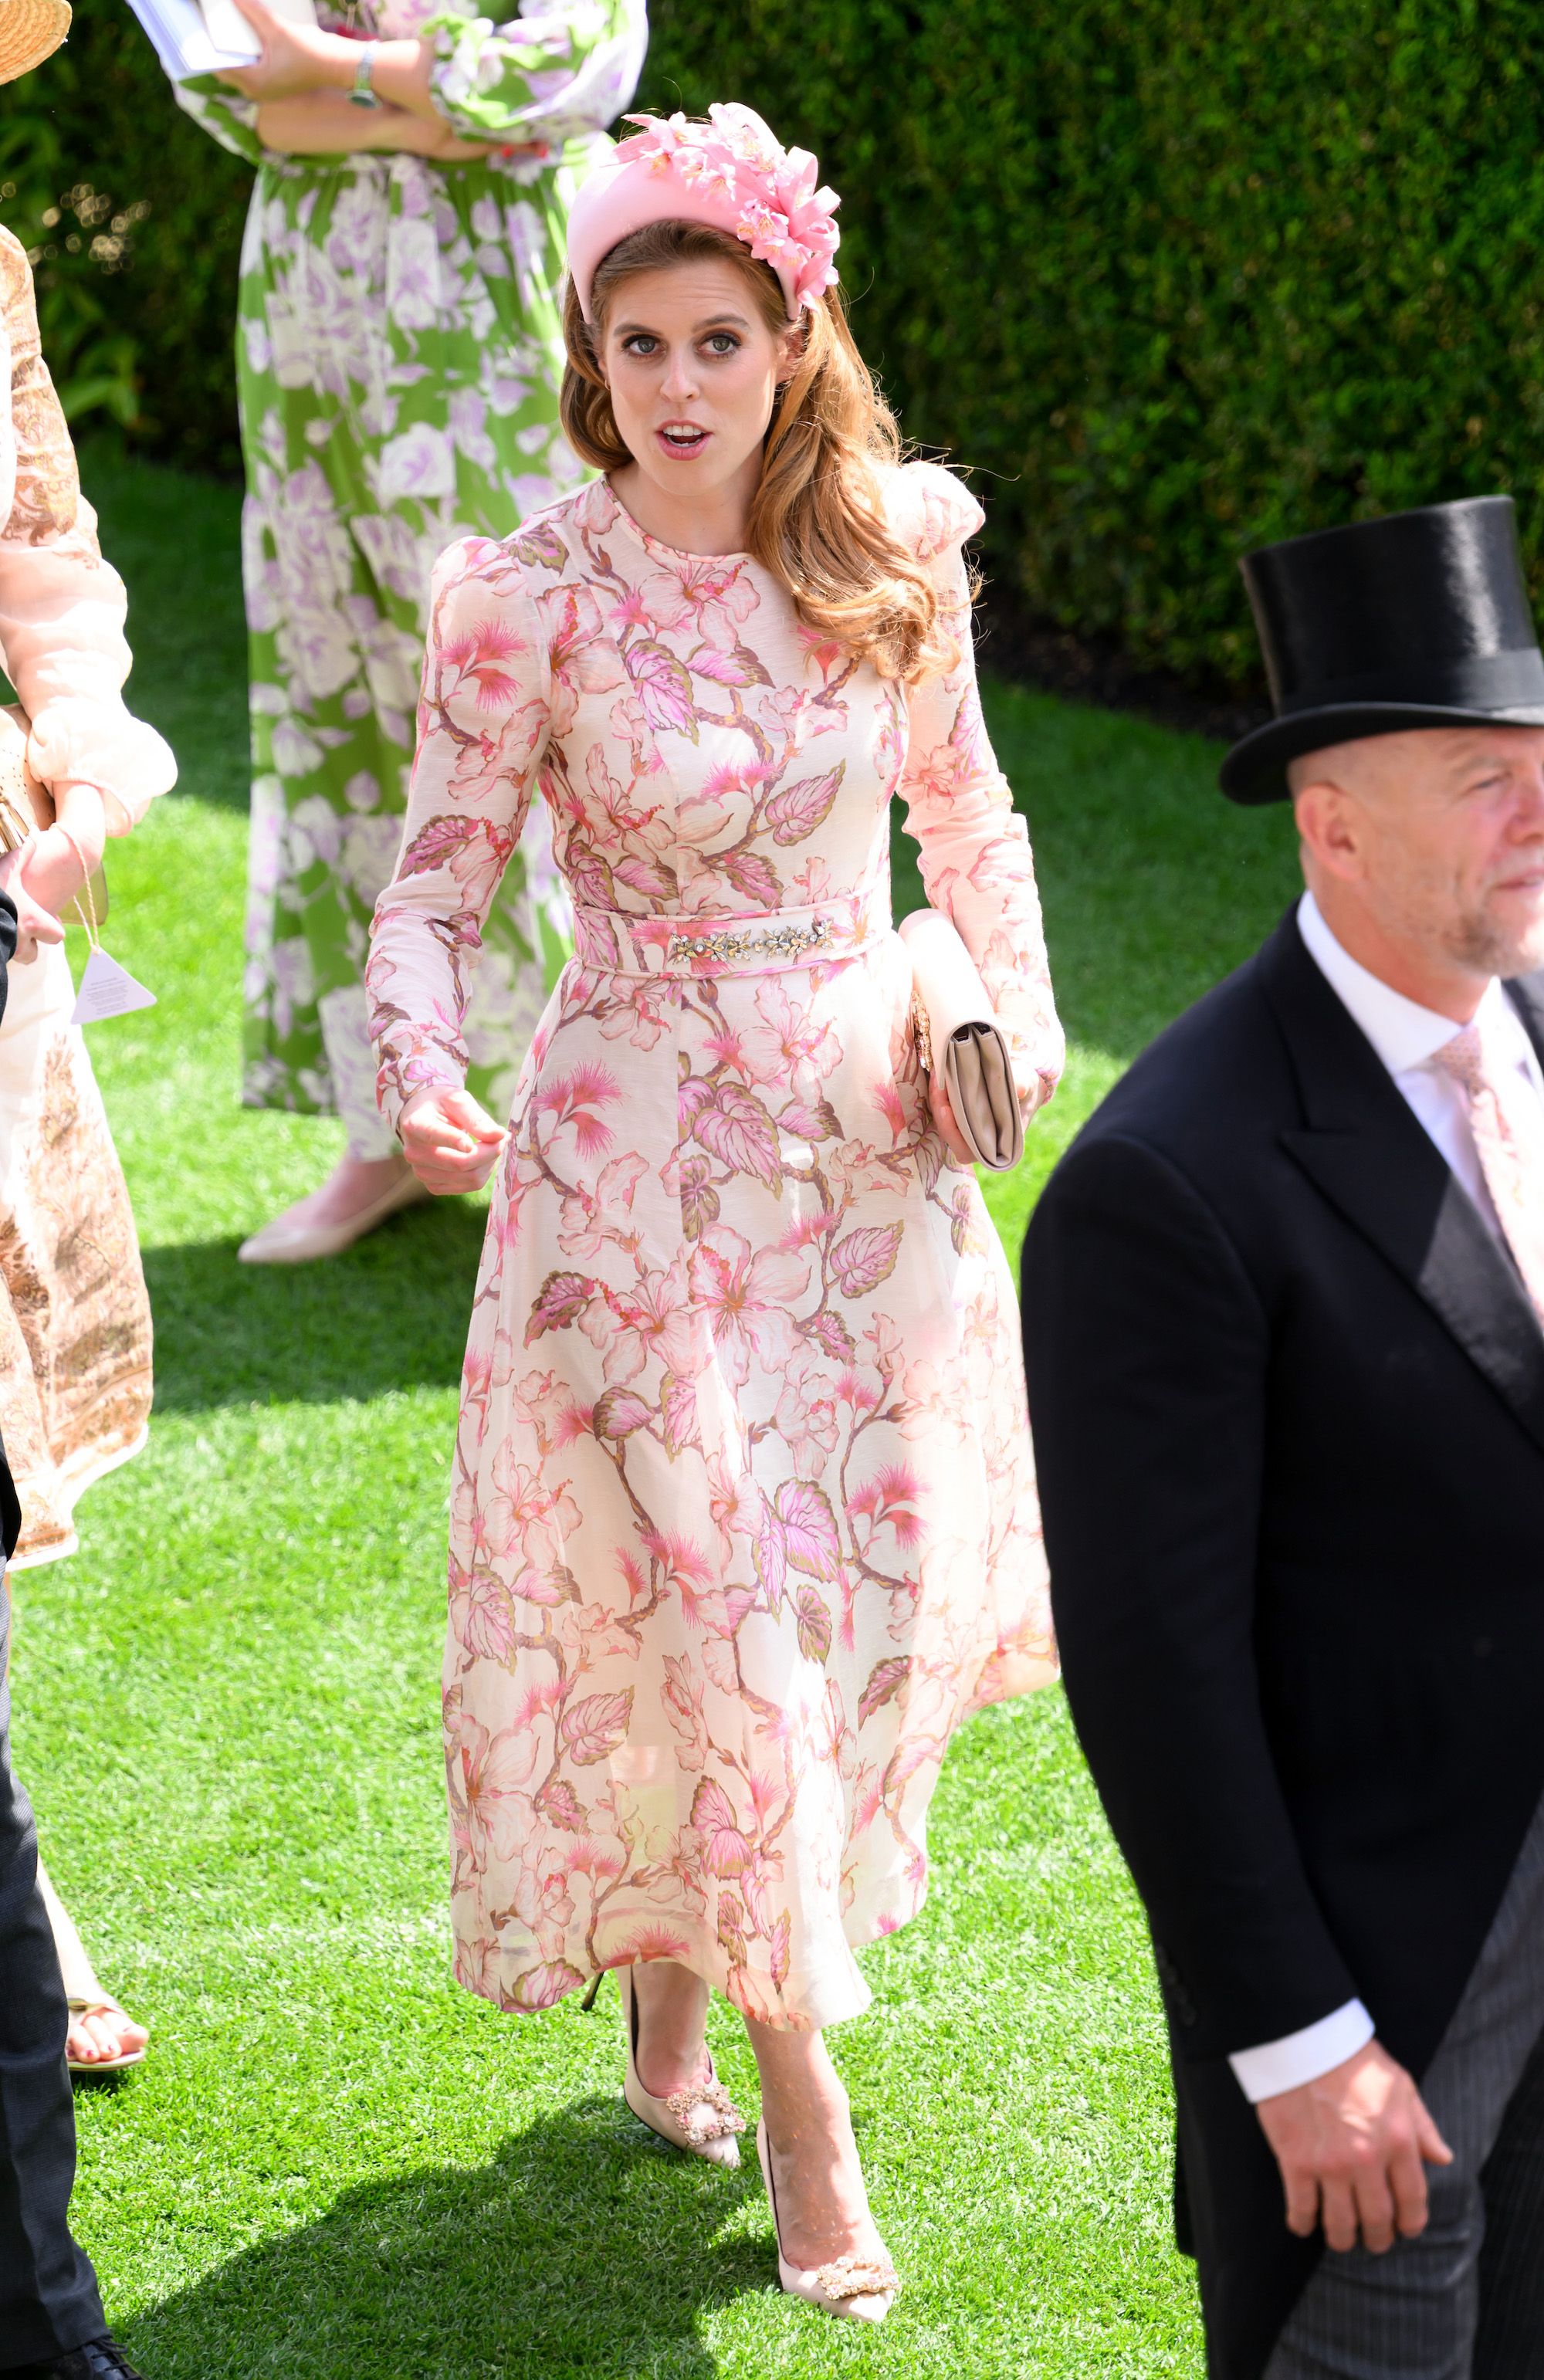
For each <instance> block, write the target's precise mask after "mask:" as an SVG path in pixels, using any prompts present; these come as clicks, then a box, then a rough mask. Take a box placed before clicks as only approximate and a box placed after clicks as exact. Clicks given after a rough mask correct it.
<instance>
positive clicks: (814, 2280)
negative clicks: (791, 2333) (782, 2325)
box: [756, 2117, 901, 2322]
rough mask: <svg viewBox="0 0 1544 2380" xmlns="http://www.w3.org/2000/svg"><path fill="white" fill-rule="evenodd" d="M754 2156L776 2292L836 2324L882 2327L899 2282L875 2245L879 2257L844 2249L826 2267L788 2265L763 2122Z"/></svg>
mask: <svg viewBox="0 0 1544 2380" xmlns="http://www.w3.org/2000/svg"><path fill="white" fill-rule="evenodd" d="M756 2155H757V2156H758V2158H759V2159H760V2166H761V2179H762V2180H763V2181H764V2182H765V2183H766V2185H767V2200H768V2204H770V2205H771V2207H772V2237H773V2238H774V2240H776V2242H777V2281H778V2287H779V2288H780V2289H783V2290H784V2292H785V2293H786V2294H787V2295H788V2296H789V2297H791V2298H802V2299H803V2300H804V2301H805V2303H806V2305H812V2306H818V2307H819V2309H820V2311H821V2313H828V2314H830V2315H832V2316H833V2319H835V2320H837V2321H847V2322H882V2321H883V2320H884V2318H885V2315H886V2314H887V2313H889V2312H890V2309H891V2307H892V2306H893V2305H894V2302H895V2299H896V2295H897V2293H898V2291H899V2289H900V2286H901V2277H900V2275H899V2274H898V2273H897V2272H896V2270H895V2267H894V2265H893V2264H892V2263H891V2261H890V2258H889V2255H888V2254H887V2253H885V2250H884V2243H883V2241H882V2240H881V2243H880V2253H879V2254H878V2255H868V2256H860V2255H858V2254H857V2253H856V2251H854V2250H851V2249H849V2250H848V2252H847V2253H846V2254H845V2256H833V2258H832V2259H831V2262H830V2263H829V2264H826V2265H814V2266H809V2265H790V2263H789V2262H788V2259H787V2257H786V2256H785V2255H784V2253H783V2223H782V2219H781V2217H780V2216H779V2215H778V2211H777V2181H776V2179H775V2177H774V2175H773V2173H772V2143H771V2141H770V2140H769V2139H768V2138H767V2124H766V2119H765V2117H763V2118H762V2119H761V2120H760V2123H759V2124H758V2125H757V2127H756Z"/></svg>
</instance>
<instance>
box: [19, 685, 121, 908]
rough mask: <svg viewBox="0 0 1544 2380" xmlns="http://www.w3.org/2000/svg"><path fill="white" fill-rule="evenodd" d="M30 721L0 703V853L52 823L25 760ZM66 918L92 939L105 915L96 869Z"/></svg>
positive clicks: (45, 797) (47, 801) (49, 800)
mask: <svg viewBox="0 0 1544 2380" xmlns="http://www.w3.org/2000/svg"><path fill="white" fill-rule="evenodd" d="M31 729H32V722H31V721H30V719H29V718H28V716H27V713H26V712H25V711H24V710H22V708H21V705H20V703H19V702H7V703H0V851H16V850H18V849H19V848H20V846H21V844H24V843H25V842H26V840H27V838H28V836H29V835H30V834H41V833H42V832H43V829H44V828H45V827H51V826H52V825H53V823H54V796H53V795H52V794H51V793H50V792H49V790H48V787H47V786H46V785H45V784H44V783H43V780H42V779H41V778H40V777H34V776H33V774H32V771H31V766H30V762H29V760H28V759H27V739H28V737H29V735H30V734H31ZM66 915H67V917H74V919H75V920H76V922H77V923H78V924H79V925H82V926H88V929H89V930H90V931H91V933H92V935H93V936H94V934H95V930H96V929H97V927H99V926H100V925H101V923H102V921H103V917H105V916H106V915H107V879H106V877H105V876H104V875H103V872H102V870H101V868H98V869H97V871H96V873H95V874H94V876H92V878H91V881H90V883H89V884H88V885H86V887H85V888H84V890H83V891H82V892H80V893H79V895H78V896H77V898H76V899H75V900H74V901H72V902H70V903H69V905H68V907H67V911H66Z"/></svg>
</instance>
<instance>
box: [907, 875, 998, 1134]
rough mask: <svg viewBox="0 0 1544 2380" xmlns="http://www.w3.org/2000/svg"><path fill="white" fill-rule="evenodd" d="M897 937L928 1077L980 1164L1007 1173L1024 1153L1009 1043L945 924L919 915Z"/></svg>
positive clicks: (927, 913) (929, 913)
mask: <svg viewBox="0 0 1544 2380" xmlns="http://www.w3.org/2000/svg"><path fill="white" fill-rule="evenodd" d="M898 931H899V933H900V936H901V940H902V941H904V942H905V944H906V955H907V957H908V958H909V959H910V961H911V980H912V1015H913V1018H914V1020H915V1023H916V1027H917V1050H918V1057H919V1058H920V1060H921V1062H922V1070H923V1072H924V1073H925V1074H931V1073H932V1071H933V1069H934V1068H935V1066H939V1067H942V1070H943V1087H944V1089H945V1090H946V1091H947V1093H948V1095H949V1105H950V1106H951V1108H952V1109H953V1110H954V1121H955V1123H957V1124H958V1125H959V1128H960V1130H961V1132H962V1133H963V1134H964V1135H965V1137H966V1139H967V1142H968V1143H969V1145H970V1147H971V1149H972V1150H973V1152H974V1154H975V1158H976V1162H977V1163H978V1164H979V1165H985V1166H987V1167H989V1168H990V1169H991V1172H993V1173H1007V1172H1011V1170H1012V1169H1013V1167H1014V1166H1015V1165H1016V1164H1017V1163H1018V1160H1019V1159H1020V1158H1021V1157H1022V1156H1023V1154H1024V1117H1023V1113H1022V1111H1020V1108H1019V1104H1018V1093H1017V1092H1016V1091H1015V1088H1014V1072H1013V1068H1012V1066H1011V1065H1010V1063H1009V1062H1008V1041H1007V1036H1006V1035H1005V1034H1004V1032H1003V1027H1002V1026H1001V1025H999V1023H998V1022H997V1019H996V1017H995V1016H994V1015H993V1014H992V1013H991V1001H990V999H989V998H988V996H987V988H986V986H985V984H984V983H983V982H982V981H981V978H980V976H979V973H978V971H977V966H976V962H975V960H974V959H973V958H972V957H971V955H970V953H969V952H968V951H967V949H966V946H965V944H964V942H962V941H961V940H960V938H959V936H958V934H957V933H956V932H955V931H954V927H953V926H952V925H951V924H950V923H949V920H948V918H947V917H942V916H941V915H940V913H939V912H938V910H936V909H918V910H916V911H914V913H913V914H912V916H910V917H903V918H902V920H901V923H900V927H899V929H898Z"/></svg>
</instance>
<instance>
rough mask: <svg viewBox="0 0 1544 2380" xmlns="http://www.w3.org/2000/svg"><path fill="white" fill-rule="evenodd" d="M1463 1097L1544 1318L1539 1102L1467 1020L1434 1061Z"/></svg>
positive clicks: (1543, 1105)
mask: <svg viewBox="0 0 1544 2380" xmlns="http://www.w3.org/2000/svg"><path fill="white" fill-rule="evenodd" d="M1432 1064H1433V1065H1434V1066H1440V1067H1441V1070H1442V1072H1443V1073H1444V1074H1445V1075H1452V1076H1453V1081H1454V1082H1455V1083H1457V1084H1458V1085H1459V1086H1460V1087H1461V1088H1462V1090H1463V1091H1464V1092H1465V1095H1466V1097H1467V1099H1468V1102H1469V1124H1470V1128H1471V1129H1472V1131H1473V1133H1474V1136H1475V1152H1476V1154H1477V1157H1478V1159H1479V1166H1480V1172H1482V1173H1483V1174H1484V1176H1485V1186H1486V1188H1487V1189H1488V1190H1489V1193H1490V1196H1491V1200H1492V1202H1493V1203H1494V1206H1495V1209H1496V1213H1497V1215H1498V1216H1499V1218H1500V1220H1501V1229H1502V1231H1503V1232H1504V1233H1506V1237H1507V1243H1508V1245H1509V1246H1510V1247H1511V1250H1512V1253H1513V1255H1514V1257H1516V1259H1517V1269H1518V1271H1519V1272H1520V1273H1521V1274H1522V1276H1523V1285H1524V1287H1525V1288H1526V1291H1527V1293H1528V1295H1529V1297H1531V1298H1532V1300H1533V1304H1534V1310H1535V1312H1536V1313H1537V1314H1538V1318H1539V1320H1540V1321H1541V1322H1544V1100H1541V1099H1539V1098H1538V1094H1537V1093H1536V1092H1535V1090H1534V1088H1533V1087H1532V1085H1531V1084H1530V1083H1527V1082H1526V1081H1525V1080H1524V1078H1523V1076H1522V1075H1520V1074H1519V1073H1518V1071H1517V1068H1516V1067H1515V1066H1514V1065H1511V1064H1508V1063H1507V1062H1505V1061H1504V1060H1503V1061H1502V1062H1501V1063H1500V1064H1497V1063H1495V1062H1492V1061H1491V1053H1490V1052H1489V1050H1487V1048H1486V1046H1485V1043H1484V1040H1483V1038H1482V1037H1481V1034H1480V1029H1479V1026H1477V1025H1465V1027H1464V1030H1463V1031H1462V1033H1455V1034H1454V1035H1453V1039H1452V1040H1451V1041H1446V1042H1444V1043H1443V1045H1442V1047H1441V1049H1440V1050H1438V1051H1437V1052H1436V1054H1435V1056H1434V1057H1433V1059H1432Z"/></svg>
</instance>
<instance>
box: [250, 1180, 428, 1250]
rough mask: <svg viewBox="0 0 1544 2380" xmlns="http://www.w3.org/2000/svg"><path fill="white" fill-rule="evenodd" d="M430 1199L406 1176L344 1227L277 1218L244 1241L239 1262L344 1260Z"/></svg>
mask: <svg viewBox="0 0 1544 2380" xmlns="http://www.w3.org/2000/svg"><path fill="white" fill-rule="evenodd" d="M429 1195H430V1194H429V1192H428V1191H427V1190H426V1189H425V1188H424V1186H423V1184H422V1183H421V1182H420V1181H419V1178H418V1175H417V1174H416V1173H404V1174H403V1175H402V1177H401V1179H400V1181H396V1182H394V1183H393V1184H392V1185H391V1188H390V1189H389V1190H383V1191H382V1193H381V1196H379V1198H372V1199H371V1202H370V1204H369V1205H368V1206H367V1207H360V1208H357V1210H356V1211H355V1212H354V1213H353V1214H352V1215H347V1216H346V1217H345V1218H344V1220H343V1221H342V1222H341V1223H292V1222H290V1221H289V1220H287V1219H286V1217H285V1216H283V1215H275V1216H274V1220H273V1221H272V1222H271V1223H264V1225H263V1226H262V1229H261V1232H254V1233H252V1236H251V1238H250V1239H249V1240H243V1241H242V1243H241V1245H240V1246H239V1247H238V1248H237V1251H236V1254H237V1261H238V1262H239V1263H241V1264H274V1265H276V1264H314V1263H315V1262H316V1260H317V1258H318V1257H340V1256H342V1254H343V1252H344V1250H345V1248H351V1247H352V1246H353V1245H354V1243H355V1241H356V1240H362V1239H363V1238H364V1236H365V1233H367V1232H373V1231H374V1229H375V1226H376V1225H377V1223H383V1222H384V1221H385V1220H386V1218H387V1216H388V1215H395V1214H398V1213H400V1211H401V1209H402V1208H404V1207H416V1206H418V1205H419V1201H420V1200H421V1199H424V1198H427V1197H428V1196H429Z"/></svg>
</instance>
